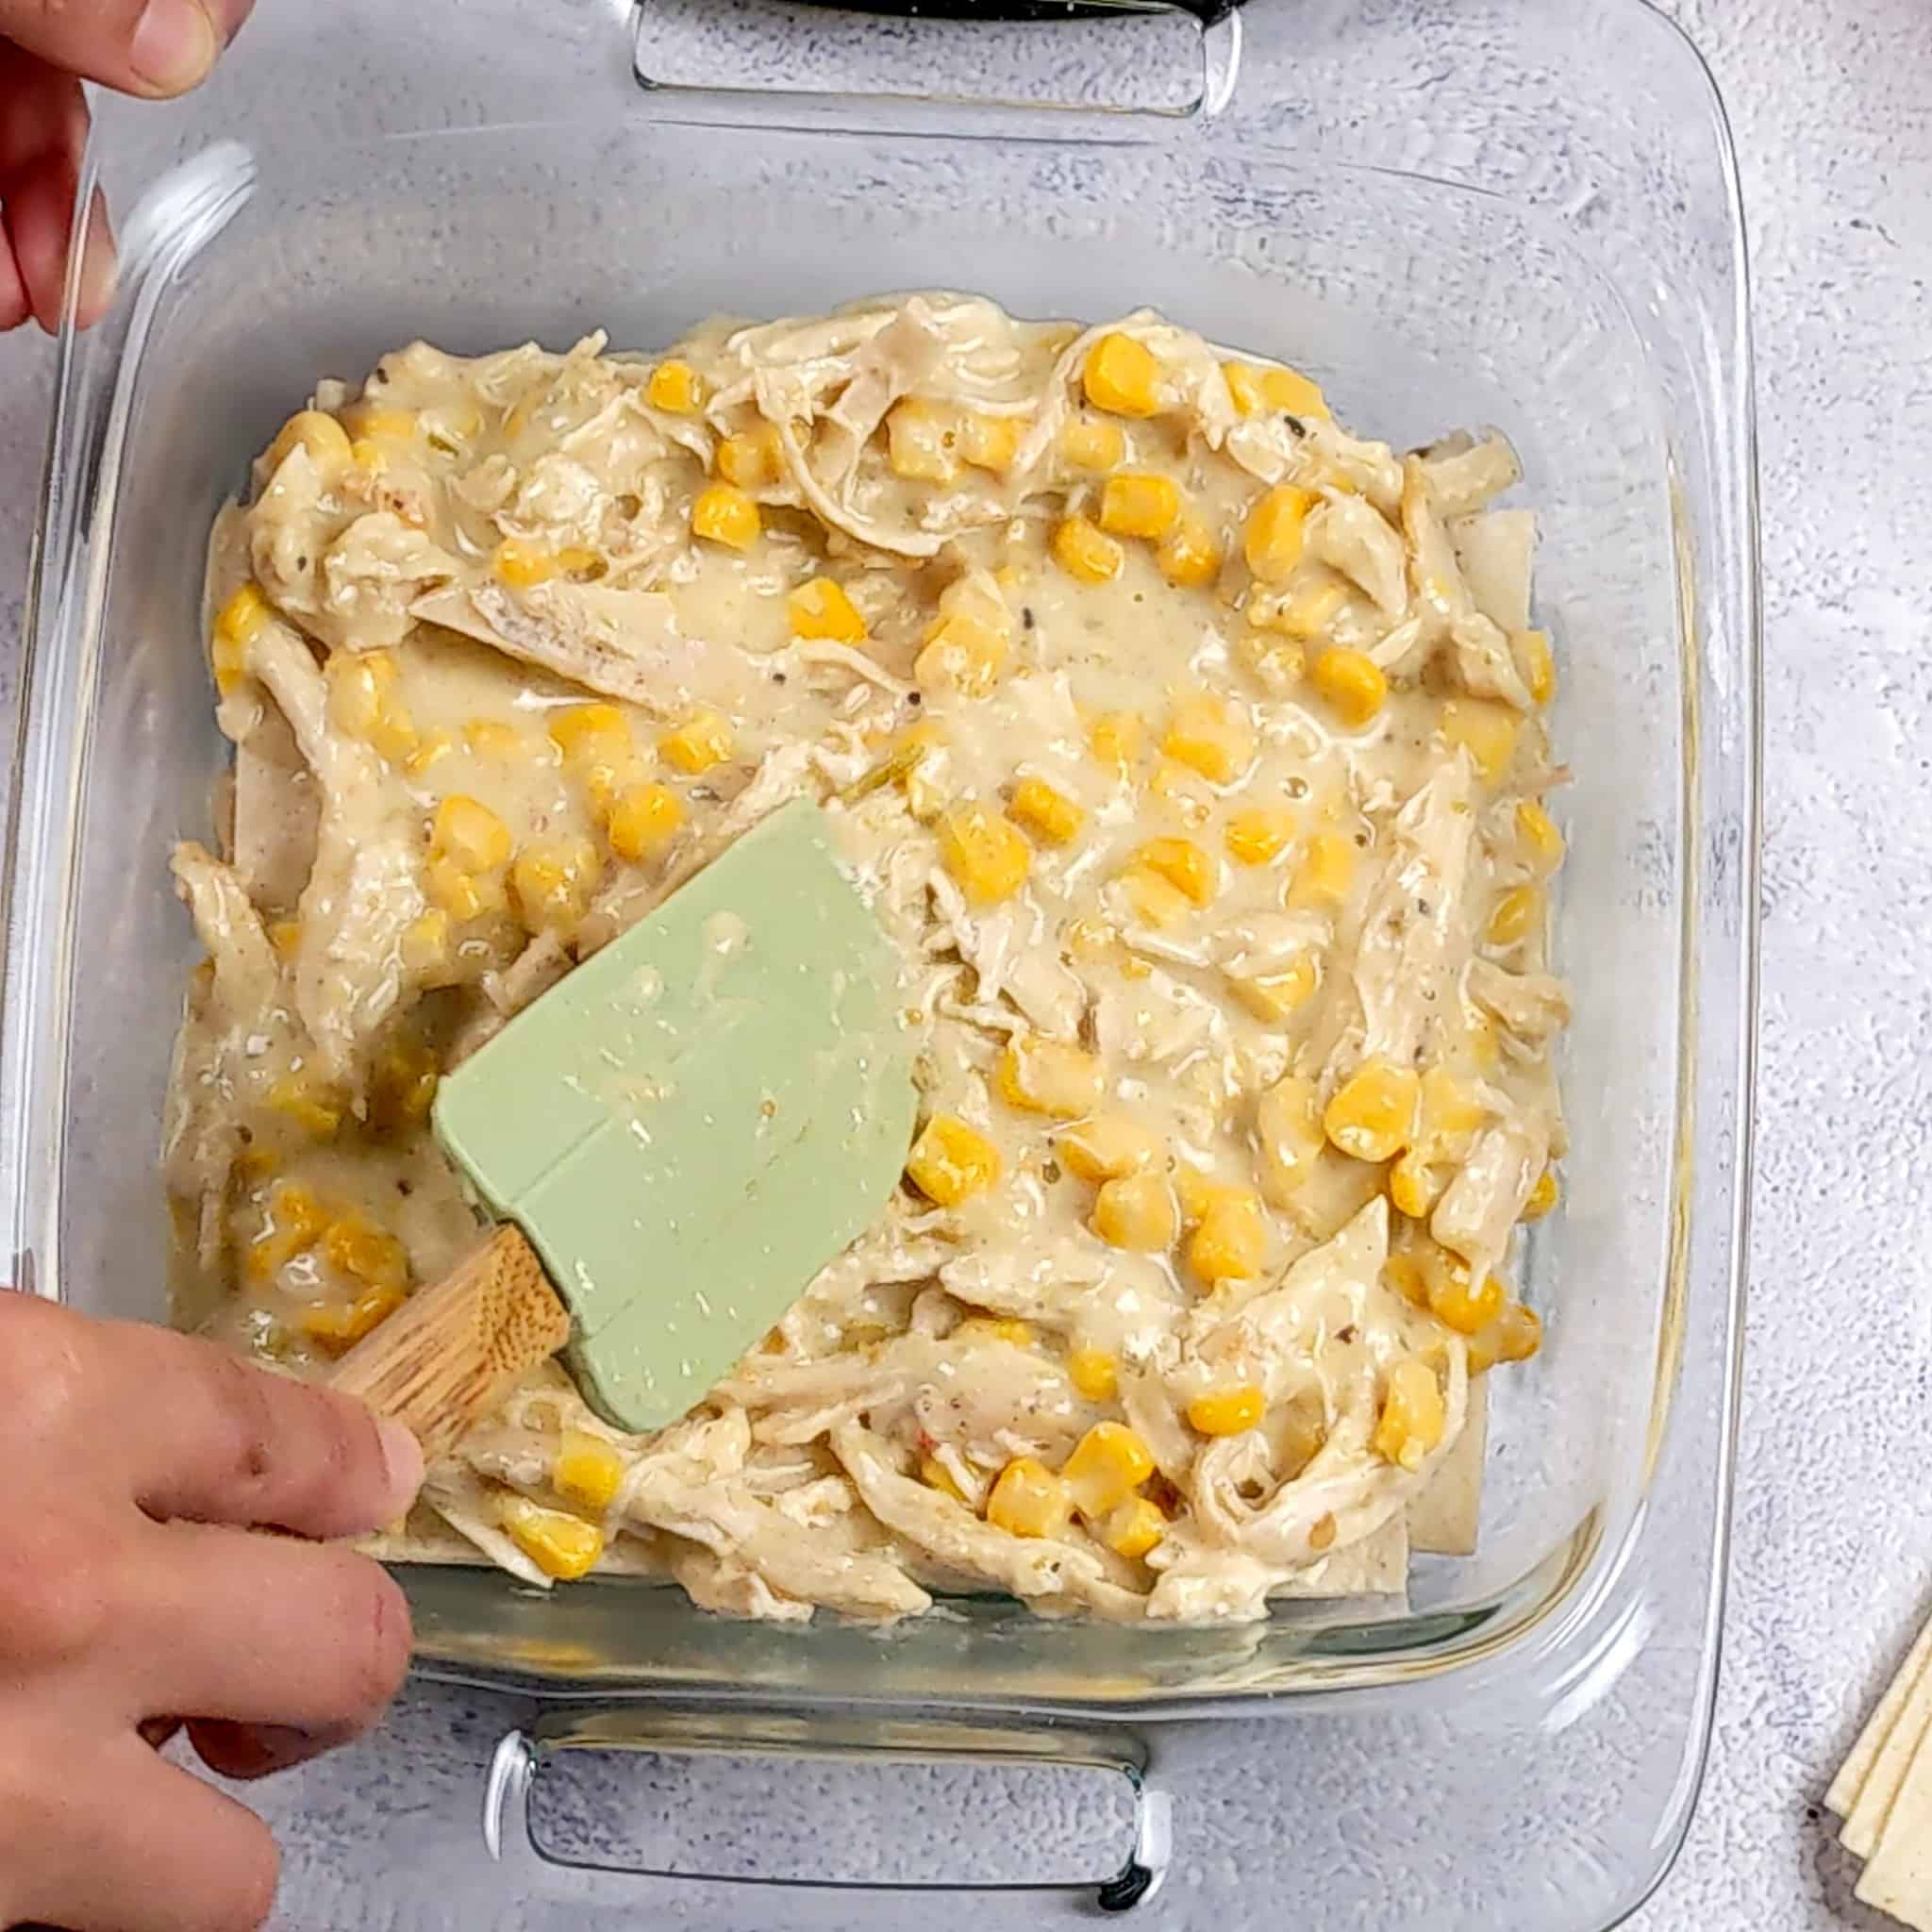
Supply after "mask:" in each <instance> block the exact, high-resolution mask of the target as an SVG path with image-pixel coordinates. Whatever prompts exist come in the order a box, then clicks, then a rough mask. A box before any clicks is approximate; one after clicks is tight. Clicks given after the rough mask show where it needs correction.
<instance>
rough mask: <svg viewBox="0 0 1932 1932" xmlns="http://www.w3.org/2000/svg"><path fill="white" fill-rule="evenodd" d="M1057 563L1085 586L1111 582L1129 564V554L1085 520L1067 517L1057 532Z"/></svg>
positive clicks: (1054, 550)
mask: <svg viewBox="0 0 1932 1932" xmlns="http://www.w3.org/2000/svg"><path fill="white" fill-rule="evenodd" d="M1053 554H1054V558H1055V560H1056V561H1057V562H1058V564H1059V566H1060V568H1061V569H1062V570H1064V571H1065V572H1066V573H1067V574H1068V575H1070V576H1074V577H1078V578H1079V580H1080V581H1081V582H1082V583H1083V584H1105V583H1110V582H1112V580H1113V579H1114V578H1115V577H1117V576H1119V575H1120V574H1121V570H1122V568H1123V566H1124V564H1125V562H1126V560H1127V559H1126V553H1125V552H1124V550H1122V548H1121V546H1120V545H1119V544H1118V543H1116V542H1115V541H1114V540H1113V539H1112V538H1111V537H1109V536H1108V535H1107V534H1106V533H1105V532H1104V531H1102V530H1101V529H1099V528H1098V527H1097V526H1096V525H1093V524H1091V523H1090V522H1088V520H1087V519H1086V518H1085V517H1079V516H1074V517H1064V518H1062V519H1061V521H1060V523H1059V525H1058V527H1057V528H1056V529H1055V531H1054V533H1053Z"/></svg>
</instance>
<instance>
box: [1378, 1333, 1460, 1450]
mask: <svg viewBox="0 0 1932 1932" xmlns="http://www.w3.org/2000/svg"><path fill="white" fill-rule="evenodd" d="M1445 1423H1446V1418H1445V1416H1444V1414H1443V1407H1442V1387H1441V1383H1440V1382H1438V1381H1437V1379H1436V1372H1435V1370H1434V1369H1432V1368H1431V1367H1430V1366H1429V1365H1428V1363H1427V1362H1425V1361H1424V1360H1422V1359H1421V1358H1420V1357H1417V1356H1409V1357H1407V1359H1406V1360H1403V1361H1399V1362H1397V1363H1396V1364H1395V1365H1394V1367H1392V1368H1391V1370H1390V1371H1389V1380H1388V1384H1387V1386H1386V1388H1385V1389H1384V1391H1383V1393H1382V1414H1381V1419H1380V1420H1379V1421H1378V1422H1377V1423H1376V1424H1375V1434H1374V1443H1373V1446H1374V1451H1375V1454H1376V1455H1377V1456H1379V1457H1382V1458H1383V1460H1384V1461H1386V1462H1392V1463H1394V1464H1395V1465H1396V1467H1397V1468H1399V1469H1406V1470H1409V1471H1411V1472H1413V1471H1415V1470H1418V1469H1420V1468H1421V1467H1422V1466H1423V1464H1424V1461H1425V1460H1426V1459H1427V1458H1428V1455H1429V1452H1430V1451H1431V1450H1432V1449H1434V1448H1435V1447H1436V1446H1437V1444H1438V1443H1440V1442H1441V1440H1442V1431H1443V1428H1444V1426H1445Z"/></svg>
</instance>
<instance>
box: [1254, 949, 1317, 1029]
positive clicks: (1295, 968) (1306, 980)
mask: <svg viewBox="0 0 1932 1932" xmlns="http://www.w3.org/2000/svg"><path fill="white" fill-rule="evenodd" d="M1321 977H1322V975H1321V969H1320V968H1319V967H1318V966H1317V965H1316V963H1315V958H1314V955H1313V954H1312V953H1297V954H1296V955H1295V957H1294V958H1292V959H1291V960H1290V961H1289V962H1288V964H1287V965H1286V966H1284V967H1282V968H1281V970H1280V971H1279V972H1278V973H1257V974H1255V975H1254V977H1253V978H1251V979H1236V980H1234V981H1233V982H1232V983H1233V986H1234V990H1235V993H1236V996H1237V997H1238V998H1239V999H1240V1000H1241V1004H1242V1005H1243V1006H1244V1007H1246V1008H1247V1009H1248V1011H1249V1012H1251V1013H1252V1014H1254V1016H1255V1018H1256V1019H1257V1020H1269V1021H1275V1020H1285V1019H1287V1018H1288V1016H1289V1015H1290V1014H1291V1013H1292V1012H1293V1011H1294V1010H1295V1008H1297V1007H1300V1006H1301V1005H1303V1004H1304V1002H1306V1001H1307V997H1308V995H1309V994H1310V993H1312V992H1313V991H1314V990H1315V989H1316V987H1317V986H1319V985H1320V984H1321Z"/></svg>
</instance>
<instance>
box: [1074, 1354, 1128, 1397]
mask: <svg viewBox="0 0 1932 1932" xmlns="http://www.w3.org/2000/svg"><path fill="white" fill-rule="evenodd" d="M1067 1379H1068V1381H1070V1382H1071V1383H1073V1385H1074V1393H1075V1394H1077V1395H1079V1396H1080V1397H1081V1398H1082V1399H1083V1400H1084V1401H1087V1402H1111V1401H1112V1400H1113V1399H1114V1397H1115V1396H1116V1395H1117V1394H1119V1393H1120V1386H1121V1374H1120V1364H1119V1363H1118V1362H1117V1361H1116V1360H1115V1359H1114V1358H1113V1357H1112V1356H1111V1355H1110V1354H1108V1351H1107V1350H1106V1349H1104V1348H1074V1349H1069V1350H1068V1351H1067Z"/></svg>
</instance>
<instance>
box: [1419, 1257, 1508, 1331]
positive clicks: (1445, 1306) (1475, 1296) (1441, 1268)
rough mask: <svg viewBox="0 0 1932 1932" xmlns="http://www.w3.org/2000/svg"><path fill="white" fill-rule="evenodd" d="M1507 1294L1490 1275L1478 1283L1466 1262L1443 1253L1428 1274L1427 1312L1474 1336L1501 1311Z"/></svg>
mask: <svg viewBox="0 0 1932 1932" xmlns="http://www.w3.org/2000/svg"><path fill="white" fill-rule="evenodd" d="M1506 1299H1507V1296H1506V1295H1505V1293H1504V1290H1503V1284H1502V1283H1501V1282H1500V1281H1499V1280H1497V1278H1496V1277H1495V1276H1494V1275H1493V1274H1485V1275H1484V1276H1483V1278H1482V1280H1481V1281H1480V1282H1478V1281H1477V1280H1476V1279H1475V1277H1474V1274H1472V1273H1471V1272H1470V1268H1469V1265H1468V1263H1467V1262H1465V1261H1462V1260H1459V1259H1457V1258H1456V1257H1453V1256H1448V1255H1445V1256H1444V1257H1442V1259H1441V1262H1440V1263H1439V1264H1438V1265H1437V1266H1436V1267H1435V1268H1433V1269H1432V1270H1431V1271H1430V1274H1429V1312H1430V1314H1432V1315H1434V1316H1435V1318H1436V1319H1437V1321H1439V1322H1441V1323H1442V1324H1445V1325H1446V1326H1448V1327H1451V1328H1454V1329H1455V1330H1456V1332H1457V1334H1458V1335H1478V1334H1480V1333H1481V1332H1482V1331H1483V1330H1484V1329H1485V1328H1487V1327H1488V1326H1489V1325H1490V1324H1491V1322H1493V1321H1494V1320H1495V1319H1496V1317H1497V1316H1498V1315H1500V1314H1501V1313H1502V1312H1503V1304H1504V1302H1505V1300H1506Z"/></svg>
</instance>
